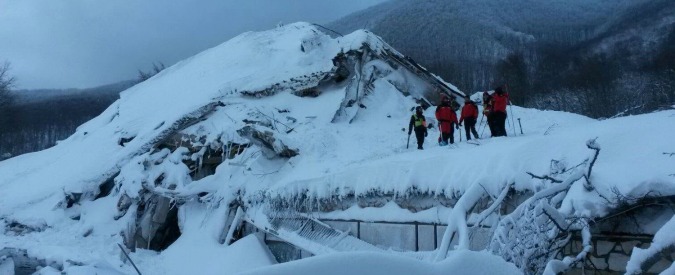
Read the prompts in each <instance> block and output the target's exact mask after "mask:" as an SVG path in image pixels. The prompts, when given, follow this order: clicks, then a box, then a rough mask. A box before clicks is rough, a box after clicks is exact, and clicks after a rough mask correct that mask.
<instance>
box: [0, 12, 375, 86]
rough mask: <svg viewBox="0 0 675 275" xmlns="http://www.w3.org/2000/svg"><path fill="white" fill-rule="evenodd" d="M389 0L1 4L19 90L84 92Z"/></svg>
mask: <svg viewBox="0 0 675 275" xmlns="http://www.w3.org/2000/svg"><path fill="white" fill-rule="evenodd" d="M383 1H384V0H346V1H344V0H343V1H335V0H199V1H188V0H169V1H167V0H0V62H2V61H3V60H6V61H9V62H11V64H12V69H11V72H10V73H11V74H12V75H14V76H16V78H17V80H18V82H17V84H18V85H17V86H18V87H17V88H21V89H35V88H70V87H75V88H86V87H93V86H97V85H102V84H108V83H113V82H117V81H120V80H126V79H131V78H134V77H136V75H137V70H138V69H145V70H147V69H149V68H150V67H151V66H152V63H153V62H163V63H164V64H166V65H167V66H169V65H171V64H174V63H175V62H177V61H179V60H182V59H184V58H187V57H189V56H192V55H194V54H196V53H198V52H201V51H203V50H205V49H207V48H210V47H213V46H216V45H218V44H220V43H222V42H225V41H226V40H228V39H229V38H232V37H234V36H236V35H237V34H239V33H242V32H244V31H249V30H264V29H270V28H273V27H274V26H276V24H277V23H279V22H284V23H291V22H296V21H307V22H313V23H320V24H321V23H327V22H330V21H333V20H335V19H337V18H339V17H342V16H344V15H347V14H349V13H351V12H354V11H357V10H360V9H364V8H366V7H368V6H371V5H374V4H377V3H380V2H383Z"/></svg>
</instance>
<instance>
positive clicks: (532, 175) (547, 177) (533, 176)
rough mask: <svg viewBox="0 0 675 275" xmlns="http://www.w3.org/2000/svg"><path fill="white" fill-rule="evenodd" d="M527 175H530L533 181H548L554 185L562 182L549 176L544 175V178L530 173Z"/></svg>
mask: <svg viewBox="0 0 675 275" xmlns="http://www.w3.org/2000/svg"><path fill="white" fill-rule="evenodd" d="M527 174H528V175H530V177H532V178H534V179H540V180H548V181H551V182H554V183H561V182H562V181H561V180H559V179H555V178H553V177H551V176H549V175H546V176H537V175H535V174H533V173H532V172H527Z"/></svg>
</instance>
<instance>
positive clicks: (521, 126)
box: [518, 118, 523, 135]
mask: <svg viewBox="0 0 675 275" xmlns="http://www.w3.org/2000/svg"><path fill="white" fill-rule="evenodd" d="M518 126H520V134H521V135H522V134H523V125H522V124H520V118H518Z"/></svg>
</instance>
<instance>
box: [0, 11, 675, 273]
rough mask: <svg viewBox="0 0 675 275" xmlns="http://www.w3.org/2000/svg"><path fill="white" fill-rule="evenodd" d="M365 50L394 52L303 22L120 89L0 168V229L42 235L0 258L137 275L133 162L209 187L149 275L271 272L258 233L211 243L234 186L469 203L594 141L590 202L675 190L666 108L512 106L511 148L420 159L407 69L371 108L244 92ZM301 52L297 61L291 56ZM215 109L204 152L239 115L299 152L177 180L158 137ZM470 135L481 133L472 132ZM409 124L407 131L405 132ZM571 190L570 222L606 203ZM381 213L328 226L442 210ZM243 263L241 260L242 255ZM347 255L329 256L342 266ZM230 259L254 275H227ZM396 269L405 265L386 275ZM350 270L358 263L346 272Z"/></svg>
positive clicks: (177, 167)
mask: <svg viewBox="0 0 675 275" xmlns="http://www.w3.org/2000/svg"><path fill="white" fill-rule="evenodd" d="M364 42H367V43H369V44H370V45H371V46H372V47H373V48H375V49H378V48H383V47H388V46H387V45H386V44H384V42H382V41H381V40H379V39H378V38H377V37H376V36H374V35H372V34H370V33H368V32H365V31H358V32H355V33H353V34H350V35H347V36H345V37H340V38H335V39H332V38H330V37H329V36H327V35H324V34H322V33H320V32H318V31H317V30H316V29H315V28H314V27H313V26H312V25H310V24H306V23H296V24H290V25H286V26H283V27H280V28H277V29H273V30H270V31H264V32H250V33H245V34H242V35H240V36H238V37H236V38H234V39H232V40H230V41H227V42H225V43H223V44H222V45H219V46H217V47H214V48H212V49H210V50H207V51H205V52H203V53H201V54H198V55H196V56H194V57H192V58H189V59H187V60H185V61H182V62H180V63H178V64H176V65H175V66H172V67H170V68H167V69H166V70H165V71H163V72H162V73H160V74H158V75H156V76H155V77H153V78H151V79H150V80H148V81H146V82H143V83H141V84H138V85H136V86H134V87H132V88H130V89H128V90H127V91H125V92H123V93H122V94H121V98H120V99H119V100H118V101H117V102H115V103H114V104H113V105H112V106H110V107H109V108H108V109H107V110H106V111H105V112H104V113H102V114H101V115H100V116H98V117H96V118H94V119H92V120H91V121H89V122H87V123H85V124H84V125H82V126H81V127H79V128H78V130H77V132H76V133H75V134H73V135H72V136H71V137H69V138H68V139H66V140H64V141H62V142H60V143H59V144H58V145H57V146H55V147H53V148H50V149H47V150H44V151H41V152H36V153H31V154H26V155H22V156H18V157H15V158H12V159H9V160H6V161H3V162H0V225H2V221H4V222H5V223H9V222H12V221H17V222H20V223H23V224H27V225H35V226H36V227H41V228H44V230H43V231H41V232H33V233H29V234H25V235H19V236H17V235H12V234H9V233H8V232H4V231H5V229H4V227H1V226H0V248H2V247H16V248H23V249H27V250H28V252H29V254H30V255H32V256H36V257H40V258H43V259H48V260H50V261H55V262H60V263H63V262H65V261H66V260H76V261H79V262H83V263H85V264H89V265H94V264H95V263H100V262H102V261H110V262H111V265H112V266H116V268H120V269H121V270H122V272H124V273H133V270H132V269H131V268H130V266H128V265H123V264H122V263H121V261H120V260H119V248H118V247H117V246H116V243H119V242H121V237H120V231H122V230H123V229H124V228H125V227H126V226H127V225H128V224H129V223H130V222H133V218H134V217H133V216H134V214H135V213H127V214H126V215H125V216H124V217H122V218H121V219H119V220H115V219H114V218H113V217H114V215H115V214H116V204H117V201H118V199H119V196H120V195H121V194H122V193H126V194H128V195H129V196H131V197H132V198H133V197H135V196H138V192H139V191H140V190H141V182H142V180H153V179H154V177H156V176H157V175H155V174H153V173H155V172H156V171H155V172H152V171H151V172H147V171H143V166H142V165H140V164H141V163H142V160H144V159H152V158H157V159H167V160H169V161H170V163H169V162H163V163H160V164H158V165H156V166H157V169H165V171H169V172H171V173H173V174H171V175H170V177H171V179H172V182H173V183H176V190H175V191H176V192H180V193H182V194H197V193H200V192H205V191H206V192H211V193H212V194H214V199H213V200H212V201H214V203H212V204H200V203H197V202H188V203H187V204H184V205H182V206H180V209H179V218H180V222H181V230H182V235H181V237H180V238H179V239H178V241H176V243H174V244H173V245H172V246H171V247H169V249H167V250H165V251H163V252H162V253H155V252H152V251H146V250H138V251H137V252H136V253H132V255H131V256H132V257H136V258H138V259H139V265H140V267H141V268H142V270H143V271H144V274H146V273H148V274H164V273H167V272H168V273H170V272H174V271H175V272H176V273H175V274H181V272H182V274H186V273H193V272H194V274H209V273H210V272H212V271H214V270H215V269H213V270H212V269H200V268H212V267H211V266H205V263H206V262H209V263H210V262H214V261H215V262H218V263H219V265H218V267H219V268H220V267H222V268H223V269H220V271H219V272H224V273H234V272H239V271H243V270H244V269H248V268H252V267H254V266H263V265H268V264H272V263H273V260H270V258H269V255H268V252H267V251H264V249H262V248H260V249H258V248H255V247H257V246H258V244H256V243H255V242H254V241H253V240H252V238H247V239H243V240H240V241H239V243H246V245H237V244H234V245H232V246H229V247H226V246H222V245H219V244H217V240H218V235H219V233H220V232H219V230H222V219H223V217H224V216H225V213H226V211H227V209H226V207H225V206H223V205H227V202H229V201H231V200H232V198H233V197H234V193H236V192H237V191H243V194H245V196H256V195H259V194H265V195H267V196H269V197H274V196H280V197H292V196H294V195H297V194H299V193H306V194H308V195H309V196H310V197H313V198H327V197H331V196H333V195H338V196H339V195H346V194H350V193H353V194H363V193H365V192H369V191H372V190H381V191H385V192H394V193H398V194H404V193H405V192H406V191H407V190H410V189H411V188H417V189H418V190H423V191H431V192H435V193H436V194H439V193H441V192H443V193H445V194H462V193H464V192H465V191H466V190H467V189H468V188H469V187H471V186H472V185H474V184H477V183H480V185H481V186H483V187H484V188H485V189H486V190H487V191H488V192H489V193H491V194H492V195H493V196H497V195H498V194H499V193H500V191H501V190H500V188H502V187H503V186H504V185H505V184H506V183H509V182H515V185H514V186H515V187H516V188H517V189H519V190H535V189H537V188H540V187H541V184H542V182H541V181H540V180H536V179H532V178H531V177H530V176H528V175H527V174H526V172H532V173H534V174H539V175H543V174H548V173H549V171H550V161H551V160H552V159H556V160H561V161H563V162H565V163H567V164H569V166H572V165H576V164H578V163H580V162H581V161H583V160H584V159H586V158H587V157H588V155H589V151H590V150H588V148H586V146H585V143H586V141H587V140H589V139H593V138H597V142H598V143H599V144H600V145H601V146H602V151H601V153H600V157H599V159H598V161H597V163H596V164H595V167H594V169H593V176H592V178H591V181H592V183H593V185H594V186H595V187H596V189H597V190H598V192H600V193H602V194H606V195H609V194H611V189H612V188H617V189H618V190H619V191H620V192H622V193H623V194H626V195H630V196H640V195H644V194H646V193H648V192H650V191H658V192H659V194H660V195H663V196H667V195H675V177H673V176H670V175H671V174H673V173H675V157H670V156H668V155H666V154H663V153H664V152H674V151H675V145H673V142H672V137H673V136H675V111H672V110H670V111H662V112H657V113H652V114H646V115H639V116H630V117H621V118H615V119H608V120H602V121H597V120H593V119H590V118H587V117H583V116H580V115H575V114H570V113H563V112H556V111H542V110H533V109H526V108H520V107H516V106H513V107H512V109H509V116H510V117H509V118H508V123H507V131H508V134H509V137H501V138H487V137H488V136H489V134H488V133H489V131H488V130H485V132H484V133H483V134H482V135H483V137H484V139H481V140H480V143H481V145H480V146H476V145H472V144H467V143H466V142H459V136H460V132H459V131H456V132H455V137H456V141H457V144H456V145H454V146H450V147H439V146H438V145H437V144H436V138H437V137H438V134H439V132H438V131H437V130H436V129H431V130H430V131H429V137H428V138H427V141H426V143H425V150H424V151H418V150H414V149H406V140H407V138H408V136H407V133H406V131H407V126H408V121H409V119H410V115H411V112H410V110H411V108H412V107H414V106H415V101H414V99H413V96H415V93H414V92H415V89H414V88H418V90H419V89H422V88H423V87H420V86H419V85H420V84H419V80H416V79H406V78H410V77H413V76H411V75H410V74H406V73H398V74H397V73H391V74H390V75H388V76H386V77H383V78H381V79H378V80H377V81H375V82H374V83H373V87H374V89H373V91H372V92H370V93H369V94H368V95H367V96H365V97H364V98H363V100H362V101H361V103H363V105H365V106H366V108H359V107H351V108H343V107H341V104H342V103H343V100H344V99H345V97H346V95H345V94H346V93H347V92H346V89H347V88H346V87H344V86H335V87H333V88H330V89H327V90H325V91H322V93H321V94H320V95H319V96H318V97H316V98H312V97H298V96H296V95H294V94H292V93H291V91H290V90H288V91H280V92H278V93H276V94H275V95H272V96H267V97H260V98H257V97H249V96H243V95H241V93H240V92H241V91H260V90H265V89H267V88H270V87H271V86H273V85H274V84H276V83H282V82H284V81H288V80H289V79H290V78H294V77H299V76H303V75H309V74H312V73H320V72H327V71H330V70H332V69H333V63H332V59H333V57H335V56H336V55H337V54H338V53H340V52H346V51H349V50H351V49H358V48H359V47H360V46H361V45H362V44H363V43H364ZM301 45H303V48H304V51H301V50H300V48H301ZM380 63H384V62H379V63H377V62H371V63H370V64H366V65H367V66H364V67H365V68H372V67H375V66H377V67H378V68H380V69H383V70H389V71H393V72H396V70H394V69H393V68H391V67H389V65H387V64H380ZM395 82H399V83H400V82H407V83H413V84H410V85H411V86H410V87H412V88H413V89H412V90H411V91H412V93H411V95H410V96H405V95H404V94H402V93H401V92H399V90H397V88H396V87H395V85H394V84H392V83H395ZM417 92H419V91H417ZM217 101H221V102H223V103H224V104H225V105H226V106H224V107H218V108H216V109H215V111H214V112H213V113H211V114H209V115H208V116H207V117H206V118H205V119H204V120H202V121H199V122H197V123H196V124H194V125H192V126H190V127H188V128H186V129H182V130H181V133H183V134H186V135H194V136H198V137H204V145H205V146H208V145H213V144H216V143H217V142H218V141H220V142H227V141H232V142H237V143H243V142H246V140H244V139H243V138H242V137H239V136H238V134H237V132H236V130H237V129H241V128H242V127H244V125H245V123H244V122H242V120H243V119H258V120H260V119H264V118H265V117H273V118H274V119H276V120H278V121H279V122H280V123H284V124H286V125H288V126H289V128H292V129H293V131H290V132H286V130H288V128H286V127H285V126H282V125H277V130H270V131H272V132H273V133H274V136H275V138H278V139H279V140H281V141H283V143H284V144H285V145H287V146H288V147H290V148H297V149H298V150H299V155H298V156H295V157H293V158H290V159H283V158H277V159H272V160H270V159H267V158H265V157H264V156H262V155H261V154H260V153H259V151H260V149H259V148H256V147H252V148H249V149H247V150H245V151H244V153H243V154H241V155H239V156H237V157H235V158H234V159H231V160H225V162H224V163H222V164H221V165H219V166H218V168H217V170H216V173H215V174H214V175H211V176H207V177H205V178H203V179H201V180H198V181H192V180H191V179H190V178H189V177H185V173H187V170H186V169H185V167H184V166H181V164H180V158H181V156H182V155H183V156H182V157H190V156H185V154H186V151H180V150H177V151H176V152H173V153H170V152H166V151H159V152H151V148H152V146H154V145H155V144H154V143H155V142H156V140H155V139H156V138H157V137H159V136H161V135H162V132H163V131H169V130H170V127H171V125H173V124H174V123H176V122H177V121H179V120H181V119H182V118H184V117H185V116H188V115H189V114H193V113H195V112H196V111H198V110H199V109H200V108H202V107H204V106H207V105H209V104H212V103H213V102H217ZM434 109H435V108H433V107H432V108H429V109H427V111H426V113H425V115H426V117H427V119H428V120H429V122H433V123H434V124H436V123H435V119H433V117H434ZM277 110H288V112H287V113H280V112H278V111H277ZM263 114H264V115H263ZM287 117H291V118H293V119H290V118H287ZM336 118H337V119H336ZM512 118H513V119H512ZM518 120H520V123H522V131H523V132H524V134H523V135H521V134H520V129H519V127H514V124H515V125H518V124H519V121H518ZM477 127H478V128H479V131H480V130H481V125H479V126H477ZM402 128H406V129H405V130H404V131H402V130H401V129H402ZM462 130H463V129H462ZM514 133H517V134H516V135H514ZM461 135H462V136H463V135H464V133H463V131H462V133H461ZM129 137H135V138H134V139H133V140H132V141H130V142H128V143H126V144H125V146H120V145H118V140H119V139H120V138H129ZM414 140H415V137H414V136H413V137H412V138H411V141H410V143H411V144H410V148H415V147H416V146H415V141H414ZM139 165H140V166H139ZM120 171H122V172H121V174H120V175H119V176H117V177H116V179H115V181H116V183H117V187H119V189H118V190H116V191H114V192H113V194H111V195H110V196H108V197H104V198H100V199H97V200H92V199H93V198H90V199H85V200H83V202H82V203H81V204H80V205H77V206H75V207H73V208H69V209H64V208H63V207H59V206H58V205H59V203H60V202H62V201H63V198H64V193H71V192H84V193H86V192H89V191H92V190H98V186H99V185H100V184H101V183H102V182H103V181H105V180H106V179H109V178H111V177H113V176H114V175H115V174H116V173H118V172H120ZM158 171H159V170H158ZM569 194H570V195H568V197H567V199H566V201H565V202H564V204H563V210H564V211H566V212H567V213H575V212H584V215H585V216H590V217H593V216H595V217H601V216H603V215H605V214H606V211H607V205H606V204H605V202H604V201H603V200H602V199H601V198H600V197H599V196H598V195H597V193H594V192H586V191H585V190H584V189H583V186H580V185H576V184H575V185H573V186H572V188H571V190H570V193H569ZM218 202H223V203H221V204H219V203H218ZM379 210H381V211H380V212H378V209H363V208H358V207H352V208H349V209H347V210H345V211H341V212H338V213H334V214H333V215H334V216H333V217H339V218H351V219H363V220H376V219H382V218H383V217H384V218H385V219H389V218H390V219H391V220H395V221H416V220H417V221H438V220H441V221H445V220H446V218H447V216H448V213H449V212H448V211H447V209H431V210H427V211H422V212H419V213H415V214H413V213H410V212H408V211H407V210H405V209H401V208H398V207H397V206H396V205H388V206H387V207H385V208H382V209H379ZM130 212H131V211H130ZM74 215H80V216H81V217H80V219H79V220H73V219H71V218H70V217H72V216H74ZM327 216H329V217H330V215H327ZM84 235H86V236H87V237H83V236H84ZM251 247H253V248H251ZM247 251H248V252H247ZM452 253H454V252H451V253H450V255H449V260H447V261H446V262H442V263H440V264H439V265H437V266H426V265H428V264H426V263H421V262H420V263H415V264H413V263H411V266H416V265H417V266H419V267H420V268H423V267H429V270H430V271H429V272H430V273H429V274H436V273H434V272H440V270H442V269H443V268H444V267H454V265H455V264H454V263H455V262H454V261H457V260H453V256H452V255H453V254H452ZM467 253H468V252H467ZM245 255H249V256H248V257H247V258H243V257H244V256H245ZM349 255H350V254H344V255H343V254H341V255H339V256H334V257H337V258H340V259H341V260H346V259H347V258H350V256H349ZM357 256H359V257H361V256H363V257H366V258H371V259H372V260H373V261H380V262H382V263H383V265H382V266H383V267H384V266H387V265H388V264H389V263H392V264H393V263H394V262H397V261H399V260H398V259H396V260H394V259H393V258H390V257H389V256H383V255H375V254H363V255H357ZM330 257H332V256H329V257H328V258H321V259H316V260H312V261H313V262H309V263H307V264H302V263H300V264H297V266H296V267H297V268H306V270H308V271H310V270H313V269H312V268H315V267H316V266H318V265H322V264H323V263H325V264H326V265H328V266H330V265H332V260H329V259H331V258H330ZM359 257H355V258H357V259H358V258H359ZM462 257H464V258H468V259H473V260H475V261H479V260H478V259H483V258H484V259H490V258H489V257H488V256H486V255H483V254H461V255H459V256H458V258H459V259H464V258H462ZM486 257H487V258H486ZM193 258H194V259H193ZM225 258H227V259H225ZM350 259H351V258H350ZM336 260H337V259H336ZM473 260H472V261H473ZM322 261H324V262H322ZM401 261H402V260H401ZM407 261H412V259H408V260H407ZM230 262H232V263H233V264H232V265H233V266H235V267H232V269H231V270H230V271H229V272H228V270H225V266H226V265H228V264H229V263H230ZM236 262H239V263H241V262H244V263H241V264H247V265H246V266H239V267H236V264H234V263H236ZM221 263H222V266H221V265H220V264H221ZM289 265H290V266H293V265H292V264H289ZM303 265H305V266H303ZM159 266H166V269H161V268H159ZM283 266H284V265H281V266H280V269H279V270H280V272H281V271H283V270H286V271H284V272H290V271H289V270H291V269H286V268H287V267H283ZM395 266H398V265H392V267H395ZM359 267H362V266H355V267H354V268H355V269H356V268H359ZM488 267H490V266H488ZM495 267H496V266H495ZM213 268H215V267H213ZM345 268H348V267H345ZM467 268H470V267H467ZM269 270H270V272H271V270H273V269H269ZM326 270H331V268H327V269H326ZM342 270H345V271H348V270H346V269H342ZM383 270H384V269H383ZM387 270H388V269H387ZM402 270H408V269H402ZM145 271H147V272H145ZM200 271H201V272H200ZM256 272H258V271H256ZM260 272H264V271H263V270H260ZM299 273H302V272H299ZM345 273H346V272H345ZM492 273H493V274H494V273H502V272H492ZM479 274H480V273H479Z"/></svg>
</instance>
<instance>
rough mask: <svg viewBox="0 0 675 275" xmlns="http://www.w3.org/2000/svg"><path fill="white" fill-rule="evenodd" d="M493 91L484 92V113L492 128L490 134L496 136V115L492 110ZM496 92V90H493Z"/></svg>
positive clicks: (489, 126)
mask: <svg viewBox="0 0 675 275" xmlns="http://www.w3.org/2000/svg"><path fill="white" fill-rule="evenodd" d="M490 92H491V91H485V92H484V93H483V115H484V116H485V118H487V119H486V122H487V125H488V128H490V136H494V133H495V117H494V112H493V111H492V95H491V94H490ZM492 93H494V91H492Z"/></svg>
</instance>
